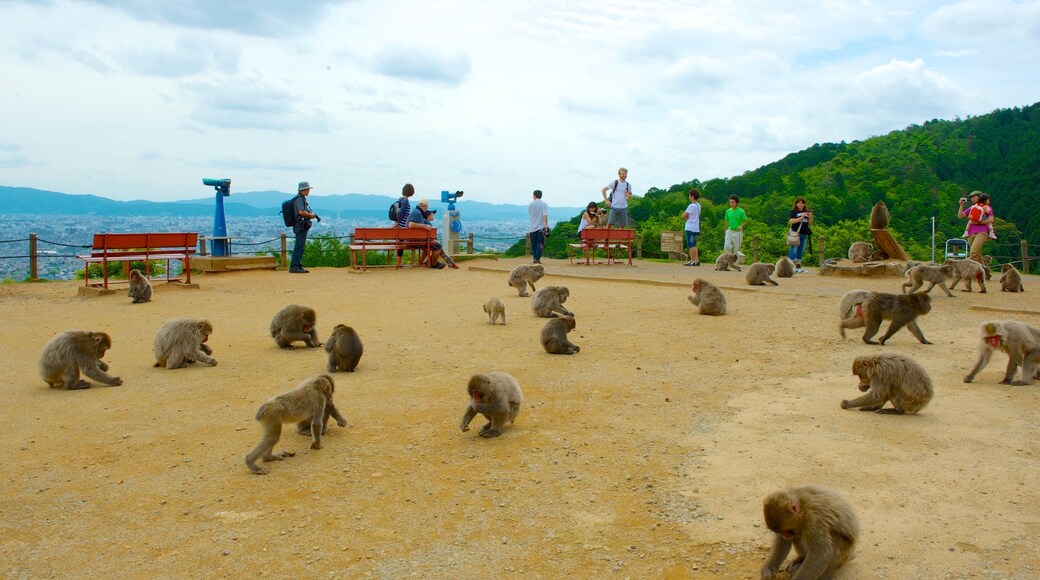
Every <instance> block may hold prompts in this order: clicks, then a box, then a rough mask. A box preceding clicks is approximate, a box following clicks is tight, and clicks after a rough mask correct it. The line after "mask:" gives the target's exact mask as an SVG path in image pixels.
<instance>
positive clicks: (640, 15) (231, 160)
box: [0, 0, 1040, 207]
mask: <svg viewBox="0 0 1040 580" xmlns="http://www.w3.org/2000/svg"><path fill="white" fill-rule="evenodd" d="M1038 56H1040V0H1028V1H1012V0H965V1H959V2H942V1H928V0H913V1H907V0H892V1H889V0H873V1H870V0H859V1H857V0H844V1H843V0H826V1H821V0H805V1H797V2H795V1H783V0H774V1H758V0H728V1H727V0H711V1H694V0H688V1H669V0H553V1H551V2H550V1H530V0H510V1H508V2H481V1H475V0H471V1H442V0H422V1H418V0H373V1H369V0H353V1H334V0H298V1H296V2H288V1H283V0H251V1H249V2H243V1H220V0H161V1H160V0H54V1H50V0H38V1H25V0H0V78H2V79H3V81H2V82H0V111H2V113H0V115H2V117H0V185H8V186H22V187H34V188H38V189H46V190H53V191H61V192H64V193H78V194H83V193H90V194H95V195H101V196H105V197H109V198H113V199H119V200H131V199H146V200H153V201H166V200H175V199H190V198H198V197H202V196H205V195H206V194H207V193H212V192H213V190H212V189H211V188H207V187H205V186H203V185H202V182H201V180H202V178H205V177H210V178H225V177H226V178H230V179H231V180H232V195H234V192H235V191H261V190H278V191H287V192H288V191H295V189H296V183H297V182H298V181H301V180H307V181H309V182H310V183H311V184H312V185H313V186H314V190H313V192H312V193H313V194H314V195H329V194H341V193H367V194H380V195H387V196H391V195H398V194H399V192H400V190H401V187H402V185H403V184H404V183H406V182H411V183H413V184H415V187H416V191H417V194H418V195H421V196H424V197H431V198H433V197H437V196H439V193H438V192H440V191H442V190H450V191H456V190H463V191H465V192H466V194H465V197H466V198H467V199H475V200H480V201H487V202H492V203H527V202H528V201H529V200H530V199H531V192H532V190H534V189H541V190H542V191H543V192H545V195H544V198H543V199H544V200H545V201H547V202H548V203H549V205H550V207H551V206H552V205H554V204H555V205H560V206H582V205H584V204H585V203H587V202H588V201H591V200H600V199H602V197H601V194H600V190H601V189H602V188H603V187H604V186H606V185H607V184H608V183H610V182H611V181H612V180H613V179H615V178H616V177H617V170H618V168H619V167H621V166H624V167H626V168H628V170H629V182H630V183H631V186H632V191H633V192H634V193H635V194H636V195H642V194H644V193H645V192H646V191H647V190H648V189H650V188H652V187H657V188H662V189H666V188H668V187H670V186H671V185H673V184H676V183H682V182H685V181H689V180H692V179H700V180H702V181H705V180H708V179H712V178H716V177H731V176H734V175H740V174H741V173H744V172H745V171H751V170H754V169H756V168H758V167H760V166H762V165H764V164H767V163H770V162H772V161H776V160H778V159H781V158H783V157H784V156H785V155H787V154H788V153H792V152H796V151H800V150H802V149H805V148H806V147H810V146H812V145H813V144H815V143H824V142H839V141H843V140H844V141H854V140H863V139H867V138H869V137H872V136H876V135H883V134H886V133H888V132H890V131H893V130H901V129H905V128H906V127H907V126H909V125H911V124H921V123H923V122H924V121H927V120H931V119H954V118H957V117H960V118H966V117H969V116H973V115H983V114H986V113H989V112H992V111H993V110H995V109H998V108H1008V107H1016V106H1025V105H1030V104H1033V103H1035V102H1037V101H1040V64H1038V63H1040V59H1038V58H1037V57H1038Z"/></svg>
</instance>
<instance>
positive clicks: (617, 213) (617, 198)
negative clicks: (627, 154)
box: [602, 167, 632, 228]
mask: <svg viewBox="0 0 1040 580" xmlns="http://www.w3.org/2000/svg"><path fill="white" fill-rule="evenodd" d="M617 174H618V178H617V179H615V180H614V181H613V182H612V183H608V184H607V185H606V187H604V188H603V191H602V193H603V201H605V202H607V207H609V208H610V215H609V216H608V217H607V226H608V227H610V226H614V227H623V228H627V227H629V226H630V225H631V222H630V220H629V219H628V200H630V199H632V186H631V185H629V183H628V181H626V178H627V177H628V170H627V169H625V168H624V167H622V168H620V169H618V172H617ZM608 190H609V191H610V197H607V191H608Z"/></svg>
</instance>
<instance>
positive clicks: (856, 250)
mask: <svg viewBox="0 0 1040 580" xmlns="http://www.w3.org/2000/svg"><path fill="white" fill-rule="evenodd" d="M873 252H874V245H873V244H870V243H867V242H853V243H852V245H851V246H849V260H851V261H853V262H856V263H857V264H860V263H863V262H866V261H868V260H870V259H871V258H872V256H871V254H872V253H873Z"/></svg>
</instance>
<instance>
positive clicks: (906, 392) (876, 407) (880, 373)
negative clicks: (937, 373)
mask: <svg viewBox="0 0 1040 580" xmlns="http://www.w3.org/2000/svg"><path fill="white" fill-rule="evenodd" d="M852 374H854V375H856V376H858V377H859V390H860V391H861V392H865V393H867V394H866V395H863V396H862V397H859V398H856V399H852V400H851V401H842V402H841V408H842V409H855V408H857V407H859V410H860V411H875V412H877V413H882V414H893V415H902V414H904V413H916V412H918V411H920V410H921V409H923V408H924V407H925V405H927V404H928V402H929V401H931V400H932V395H933V394H934V393H935V390H934V388H933V387H932V379H931V378H930V377H929V376H928V373H927V372H925V370H924V368H922V367H921V365H919V364H917V362H916V361H914V360H913V359H911V358H910V357H908V356H903V355H901V354H896V353H891V352H888V353H881V354H876V355H871V356H858V357H856V358H855V360H853V361H852ZM868 390H869V392H867V391H868ZM887 401H892V407H893V408H891V409H883V408H882V407H884V406H885V402H887Z"/></svg>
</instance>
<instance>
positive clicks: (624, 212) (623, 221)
mask: <svg viewBox="0 0 1040 580" xmlns="http://www.w3.org/2000/svg"><path fill="white" fill-rule="evenodd" d="M618 214H620V215H619V216H618V225H619V226H620V227H623V228H627V227H629V226H631V225H632V222H631V220H629V219H628V208H627V207H626V208H625V209H619V210H618Z"/></svg>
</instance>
